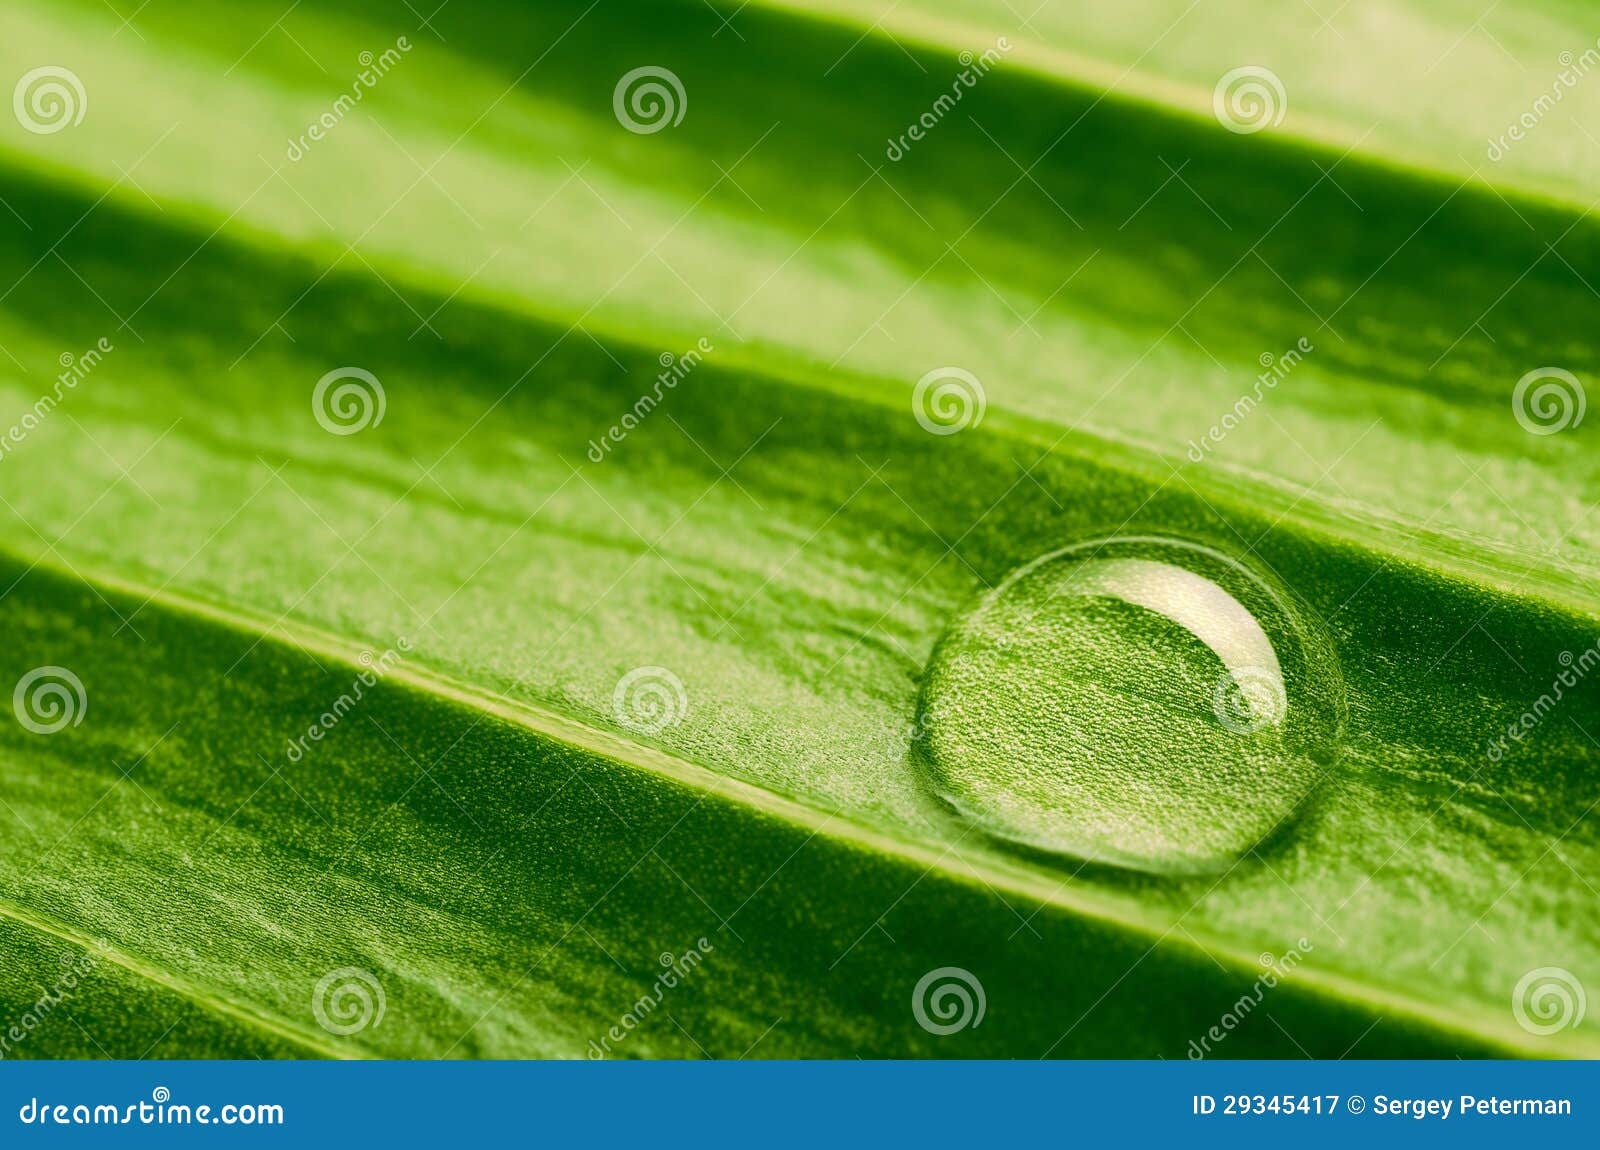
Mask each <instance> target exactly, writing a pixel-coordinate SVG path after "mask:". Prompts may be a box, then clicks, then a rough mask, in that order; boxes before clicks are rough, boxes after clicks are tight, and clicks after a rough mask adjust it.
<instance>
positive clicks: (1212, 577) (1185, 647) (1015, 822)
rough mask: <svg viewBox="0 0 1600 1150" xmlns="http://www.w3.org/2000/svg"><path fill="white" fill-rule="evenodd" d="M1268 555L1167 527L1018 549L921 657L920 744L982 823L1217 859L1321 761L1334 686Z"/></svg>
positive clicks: (1327, 752)
mask: <svg viewBox="0 0 1600 1150" xmlns="http://www.w3.org/2000/svg"><path fill="white" fill-rule="evenodd" d="M1308 615H1309V612H1308V611H1307V610H1305V609H1304V608H1302V607H1300V606H1298V605H1297V604H1296V602H1295V600H1294V599H1293V597H1292V596H1291V595H1290V594H1289V593H1288V591H1287V590H1286V589H1284V588H1283V587H1281V586H1280V585H1278V584H1277V582H1276V580H1274V579H1272V578H1271V577H1270V575H1269V574H1268V573H1265V572H1263V571H1260V570H1257V569H1256V568H1255V566H1254V565H1252V564H1246V563H1245V562H1242V561H1240V560H1238V559H1235V558H1233V557H1231V556H1228V555H1226V554H1224V553H1222V552H1220V551H1217V550H1214V549H1211V548H1207V547H1203V546H1199V545H1197V544H1192V543H1187V542H1183V541H1179V540H1173V539H1162V538H1153V537H1146V536H1141V537H1130V538H1120V539H1110V540H1097V541H1094V542H1090V543H1085V544H1081V545H1078V546H1075V547H1070V548H1067V549H1065V550H1063V551H1058V552H1055V553H1052V554H1050V555H1046V556H1044V557H1042V558H1040V559H1037V560H1035V561H1034V562H1032V563H1029V564H1028V565H1026V566H1025V567H1022V568H1020V569H1019V570H1017V571H1016V572H1014V573H1013V574H1012V575H1011V576H1009V577H1008V578H1007V579H1006V580H1005V581H1004V582H1003V583H1001V584H1000V585H999V586H998V587H996V588H995V589H994V590H993V591H991V592H990V593H989V594H988V595H986V596H985V597H984V598H983V599H982V600H981V601H980V602H979V603H978V604H977V606H976V607H975V608H974V609H973V610H972V611H970V612H969V613H967V614H966V615H964V616H963V617H961V618H960V619H958V620H956V622H955V623H954V624H953V625H952V626H951V628H950V630H949V632H948V633H947V634H946V635H945V637H944V639H943V640H942V641H941V643H940V645H939V648H938V650H937V652H936V653H935V655H934V658H933V660H932V662H931V663H930V664H929V667H928V670H927V675H926V678H925V682H924V688H923V696H922V716H921V723H920V726H921V730H922V739H921V741H920V744H919V748H918V752H919V758H920V759H921V760H922V762H923V764H924V766H925V769H926V771H927V776H928V779H929V781H930V783H931V785H932V787H933V789H934V791H935V793H936V794H938V795H939V797H940V798H941V799H943V800H944V802H945V803H947V804H948V805H949V806H950V807H951V808H953V809H954V810H955V811H956V812H957V813H959V814H960V815H962V816H963V817H965V818H966V819H968V820H970V821H971V822H972V823H973V824H975V825H977V826H979V827H981V828H982V829H983V830H985V831H987V832H988V833H990V834H992V835H995V836H997V837H999V838H1003V839H1008V840H1011V841H1014V842H1017V843H1021V844H1024V845H1027V846H1030V847H1035V848H1040V849H1044V850H1049V851H1055V852H1061V853H1067V854H1073V855H1077V856H1080V857H1083V858H1088V859H1093V860H1096V861H1100V862H1106V863H1113V864H1117V865H1122V866H1129V867H1135V868H1138V869H1142V870H1150V871H1160V872H1201V871H1212V870H1218V869H1221V868H1224V867H1226V866H1227V865H1228V864H1229V863H1231V862H1232V861H1233V860H1235V859H1237V858H1238V857H1239V856H1240V855H1241V854H1242V853H1243V852H1245V851H1247V850H1249V849H1250V848H1251V847H1252V846H1254V845H1255V844H1256V843H1258V842H1259V841H1261V839H1263V838H1264V837H1266V836H1267V835H1268V834H1270V833H1272V831H1273V830H1274V829H1275V828H1276V827H1277V826H1278V825H1280V824H1281V823H1282V822H1283V821H1284V820H1285V819H1286V818H1287V816H1288V815H1290V814H1291V813H1293V811H1294V810H1295V809H1296V807H1298V805H1299V804H1300V803H1301V801H1302V800H1303V799H1304V798H1305V796H1306V795H1307V794H1308V793H1309V792H1310V790H1311V789H1312V787H1313V786H1315V784H1316V783H1317V781H1318V780H1319V778H1320V777H1321V775H1322V774H1323V773H1324V771H1325V770H1326V769H1327V768H1328V767H1329V766H1330V765H1331V764H1332V762H1333V756H1334V755H1335V753H1336V749H1337V745H1338V742H1339V739H1340V737H1341V735H1342V729H1343V709H1344V707H1343V689H1342V684H1341V680H1340V676H1339V673H1338V667H1337V663H1336V660H1335V658H1334V655H1333V651H1332V647H1331V644H1330V643H1329V641H1328V639H1327V637H1326V636H1325V634H1324V633H1323V632H1322V630H1321V628H1320V627H1319V626H1317V625H1316V624H1315V622H1314V621H1313V620H1311V619H1309V618H1308V617H1307V616H1308Z"/></svg>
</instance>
